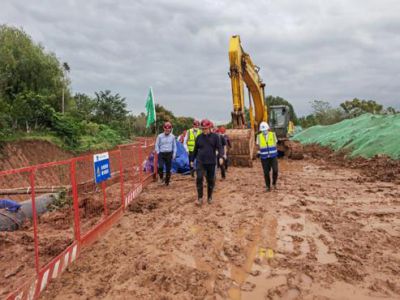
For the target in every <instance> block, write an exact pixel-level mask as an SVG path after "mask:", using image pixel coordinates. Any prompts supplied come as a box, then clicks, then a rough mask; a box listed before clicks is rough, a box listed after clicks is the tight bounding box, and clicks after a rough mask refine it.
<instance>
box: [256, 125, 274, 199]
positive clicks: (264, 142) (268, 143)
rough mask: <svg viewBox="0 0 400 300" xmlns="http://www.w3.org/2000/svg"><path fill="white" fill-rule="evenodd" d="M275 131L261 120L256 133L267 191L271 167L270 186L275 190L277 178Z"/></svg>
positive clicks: (268, 189)
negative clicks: (258, 130)
mask: <svg viewBox="0 0 400 300" xmlns="http://www.w3.org/2000/svg"><path fill="white" fill-rule="evenodd" d="M277 142H278V140H277V138H276V135H275V132H273V131H271V130H270V128H269V125H268V123H267V122H261V124H260V133H259V134H258V135H257V145H258V147H259V151H258V154H257V155H258V156H259V157H260V158H261V164H262V167H263V171H264V179H265V186H266V189H267V192H269V191H270V190H271V179H270V171H271V169H272V187H273V189H274V190H276V181H277V180H278V148H277Z"/></svg>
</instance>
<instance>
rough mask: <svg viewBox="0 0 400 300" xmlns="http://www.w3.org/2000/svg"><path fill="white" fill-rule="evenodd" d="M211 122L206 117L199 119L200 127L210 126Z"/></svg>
mask: <svg viewBox="0 0 400 300" xmlns="http://www.w3.org/2000/svg"><path fill="white" fill-rule="evenodd" d="M211 126H212V123H211V122H210V120H208V119H203V120H201V128H210V127H211Z"/></svg>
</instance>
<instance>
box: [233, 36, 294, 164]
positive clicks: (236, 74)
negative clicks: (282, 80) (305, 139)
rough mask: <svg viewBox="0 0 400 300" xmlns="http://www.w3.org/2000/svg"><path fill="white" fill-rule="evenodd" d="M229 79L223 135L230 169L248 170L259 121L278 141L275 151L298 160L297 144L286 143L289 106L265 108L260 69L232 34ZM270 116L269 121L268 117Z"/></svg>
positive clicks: (254, 149) (289, 124)
mask: <svg viewBox="0 0 400 300" xmlns="http://www.w3.org/2000/svg"><path fill="white" fill-rule="evenodd" d="M229 63H230V69H229V73H228V75H229V77H230V79H231V86H232V100H233V111H232V124H233V129H229V130H228V131H227V134H228V136H229V138H230V140H231V144H232V148H231V149H230V150H229V156H230V161H231V163H232V165H234V166H244V167H251V166H252V165H253V158H254V156H255V154H256V147H255V135H256V133H257V132H258V128H259V124H260V123H261V122H268V123H269V125H270V127H271V129H272V130H273V131H275V133H276V135H277V138H278V150H279V151H280V152H282V153H284V155H285V156H287V157H290V158H297V159H299V158H302V153H301V151H300V149H299V147H300V146H299V145H296V144H294V143H293V142H291V141H290V140H289V135H290V133H291V132H290V131H292V128H293V123H292V122H291V121H290V119H289V107H287V106H284V105H277V106H271V107H269V108H267V106H266V105H265V94H264V88H265V84H264V83H263V81H262V79H261V76H260V74H259V70H260V68H259V67H258V66H256V65H255V64H254V63H253V61H252V60H251V58H250V56H249V54H247V53H246V52H244V50H243V48H242V46H241V43H240V37H239V36H238V35H234V36H232V37H231V39H230V41H229ZM244 84H246V86H247V88H248V93H249V102H250V103H249V119H250V124H249V125H248V124H247V120H246V112H245V99H244ZM268 113H270V115H271V120H269V118H268Z"/></svg>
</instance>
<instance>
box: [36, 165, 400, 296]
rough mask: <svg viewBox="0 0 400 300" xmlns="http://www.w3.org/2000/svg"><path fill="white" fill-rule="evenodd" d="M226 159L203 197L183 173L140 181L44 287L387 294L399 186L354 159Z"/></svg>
mask: <svg viewBox="0 0 400 300" xmlns="http://www.w3.org/2000/svg"><path fill="white" fill-rule="evenodd" d="M280 172H281V173H280V179H279V186H278V187H279V188H278V190H277V191H274V192H271V193H265V192H264V188H263V186H262V182H263V179H262V174H261V167H260V166H259V165H258V164H256V166H255V167H254V168H252V169H236V168H231V169H230V171H229V173H228V178H227V180H225V181H222V180H220V179H218V180H217V185H216V191H215V195H214V203H213V204H212V205H208V204H204V205H203V207H202V208H198V207H196V206H195V205H194V202H195V200H196V190H195V183H194V180H193V179H192V178H189V177H181V176H174V177H173V181H172V183H171V186H170V187H167V188H166V187H163V186H159V185H157V184H151V185H150V186H149V188H147V189H146V190H145V191H144V192H143V193H142V194H141V196H140V197H139V198H138V199H137V201H136V202H135V203H134V204H132V205H131V206H130V207H129V212H128V213H127V215H126V216H124V217H123V218H122V220H121V221H120V223H119V224H118V225H117V226H115V227H114V228H112V229H111V230H110V232H109V233H108V234H107V235H106V236H105V237H104V238H103V239H102V240H101V241H99V242H97V243H96V244H95V245H94V246H93V247H92V248H90V249H87V250H85V251H84V253H83V254H82V256H81V258H80V260H78V261H77V263H76V264H74V265H73V266H71V267H70V268H69V269H68V271H67V273H66V274H64V275H63V276H62V278H61V279H60V280H57V281H56V282H55V284H53V285H51V286H50V287H49V289H48V290H47V291H46V292H45V294H44V297H43V298H48V299H50V298H51V299H54V298H56V299H65V298H70V299H87V298H94V297H95V298H109V299H111V298H112V299H131V298H136V299H226V298H230V299H375V298H376V297H380V298H384V299H397V298H399V297H400V284H399V283H398V280H397V278H398V275H399V272H400V267H399V266H400V257H399V254H398V251H397V249H398V248H399V246H400V238H399V236H400V212H399V197H398V195H400V188H399V186H398V185H396V184H394V183H381V182H374V183H370V182H364V181H360V182H357V181H355V180H354V178H359V176H360V174H359V173H358V172H357V171H355V170H349V169H337V168H335V167H332V166H330V165H325V166H322V167H321V166H320V165H318V164H315V163H313V162H311V161H308V160H304V161H284V160H281V161H280Z"/></svg>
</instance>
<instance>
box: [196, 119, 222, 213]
mask: <svg viewBox="0 0 400 300" xmlns="http://www.w3.org/2000/svg"><path fill="white" fill-rule="evenodd" d="M201 129H202V133H201V134H200V135H199V136H198V137H197V139H196V142H195V145H194V150H193V156H192V159H191V161H190V165H191V166H192V167H193V162H194V160H195V159H196V161H197V164H196V174H197V180H196V186H197V196H198V198H197V204H198V205H199V206H201V205H202V204H203V177H204V176H206V179H207V202H208V204H211V203H212V192H213V189H214V184H215V169H216V163H217V154H216V153H217V152H218V162H219V163H220V164H223V160H222V157H221V154H222V153H223V150H222V147H221V143H220V139H219V137H218V135H217V134H215V133H211V122H210V121H209V120H207V119H204V120H202V121H201Z"/></svg>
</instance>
